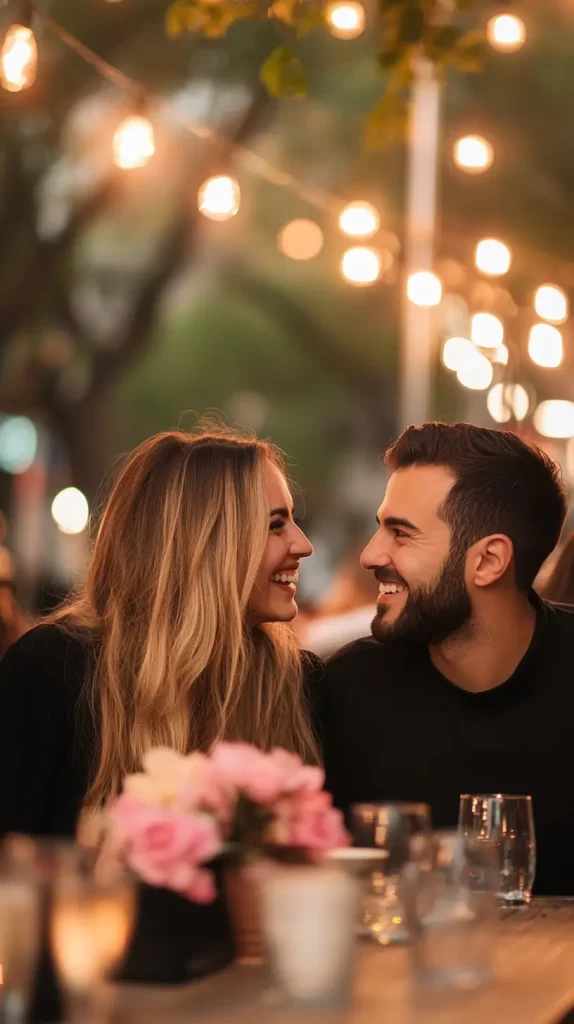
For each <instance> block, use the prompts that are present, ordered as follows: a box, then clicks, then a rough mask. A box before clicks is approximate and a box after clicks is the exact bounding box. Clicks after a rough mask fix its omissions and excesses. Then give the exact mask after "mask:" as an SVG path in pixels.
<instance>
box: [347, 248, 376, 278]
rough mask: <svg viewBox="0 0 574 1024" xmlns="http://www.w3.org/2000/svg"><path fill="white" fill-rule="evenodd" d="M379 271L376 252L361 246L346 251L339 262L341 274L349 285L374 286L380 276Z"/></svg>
mask: <svg viewBox="0 0 574 1024" xmlns="http://www.w3.org/2000/svg"><path fill="white" fill-rule="evenodd" d="M381 269H382V267H381V257H380V255H379V253H378V252H377V250H376V249H369V248H367V247H365V246H362V245H358V246H356V247H354V248H353V249H347V251H346V253H345V254H344V256H343V259H342V260H341V274H342V275H343V277H344V278H345V280H346V281H348V282H349V284H355V285H359V286H360V285H363V286H364V285H369V284H374V283H375V281H378V279H379V277H380V276H381Z"/></svg>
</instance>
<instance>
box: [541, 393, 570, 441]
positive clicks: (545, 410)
mask: <svg viewBox="0 0 574 1024" xmlns="http://www.w3.org/2000/svg"><path fill="white" fill-rule="evenodd" d="M532 418H533V422H534V426H535V427H536V430H537V431H538V433H539V434H542V436H543V437H556V438H565V437H574V402H565V401H562V400H561V399H554V400H551V401H549V402H541V403H540V405H539V406H538V408H537V409H536V411H535V413H534V416H533V417H532Z"/></svg>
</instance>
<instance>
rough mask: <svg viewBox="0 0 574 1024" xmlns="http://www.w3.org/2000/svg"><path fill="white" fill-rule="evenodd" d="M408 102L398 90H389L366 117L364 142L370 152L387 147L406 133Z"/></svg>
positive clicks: (401, 138)
mask: <svg viewBox="0 0 574 1024" xmlns="http://www.w3.org/2000/svg"><path fill="white" fill-rule="evenodd" d="M407 115H408V104H407V101H406V100H405V98H404V97H402V96H400V95H398V94H397V93H396V92H387V93H385V95H384V96H383V97H382V98H381V99H380V100H379V101H378V103H376V104H375V106H374V107H373V109H372V110H371V112H370V114H367V116H366V117H365V118H364V122H363V127H364V133H363V138H364V144H365V149H366V150H367V151H368V152H374V151H375V150H380V149H387V148H388V147H389V146H391V145H393V143H397V142H401V141H402V140H403V139H404V138H405V135H406V128H407Z"/></svg>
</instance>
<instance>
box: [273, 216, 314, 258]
mask: <svg viewBox="0 0 574 1024" xmlns="http://www.w3.org/2000/svg"><path fill="white" fill-rule="evenodd" d="M277 246H278V248H279V250H280V252H282V253H284V255H285V256H289V258H290V259H292V260H312V259H314V258H315V256H318V255H319V253H320V252H321V249H322V248H323V232H322V231H321V228H320V227H319V225H318V224H316V223H315V221H314V220H306V219H305V218H300V219H299V220H292V221H290V222H289V224H286V225H285V227H284V228H282V229H281V231H280V232H279V235H278V237H277Z"/></svg>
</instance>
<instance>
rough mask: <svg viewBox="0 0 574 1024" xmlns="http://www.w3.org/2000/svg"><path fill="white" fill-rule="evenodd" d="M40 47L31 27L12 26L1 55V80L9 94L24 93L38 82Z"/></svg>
mask: <svg viewBox="0 0 574 1024" xmlns="http://www.w3.org/2000/svg"><path fill="white" fill-rule="evenodd" d="M37 71H38V46H37V43H36V37H35V35H34V33H33V32H32V29H31V28H30V26H29V25H12V26H11V28H9V29H8V31H7V33H6V37H5V39H4V43H3V45H2V51H1V53H0V79H1V81H2V87H3V88H4V89H6V91H7V92H22V90H23V89H29V88H30V86H31V85H33V84H34V82H35V81H36V74H37Z"/></svg>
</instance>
